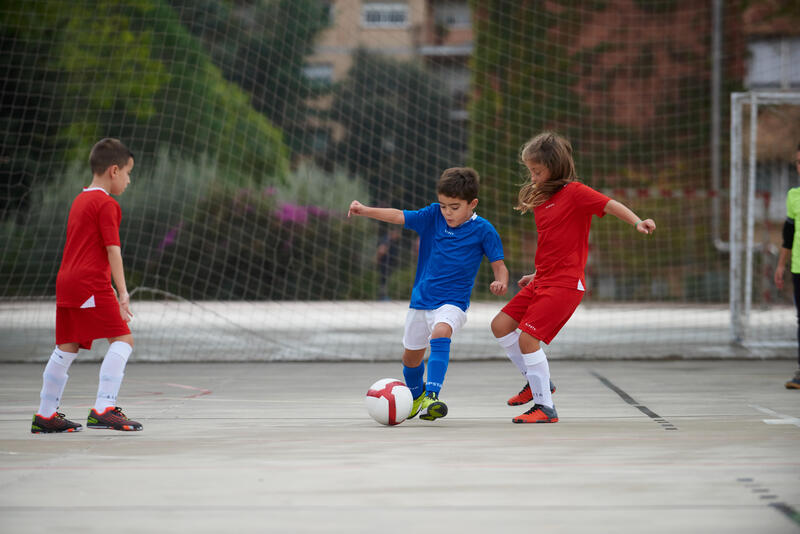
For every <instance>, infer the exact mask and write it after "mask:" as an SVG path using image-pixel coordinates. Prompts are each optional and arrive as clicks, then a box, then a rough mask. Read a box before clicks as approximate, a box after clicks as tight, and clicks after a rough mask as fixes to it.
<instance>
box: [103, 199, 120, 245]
mask: <svg viewBox="0 0 800 534" xmlns="http://www.w3.org/2000/svg"><path fill="white" fill-rule="evenodd" d="M97 222H98V226H99V227H100V235H101V236H102V238H103V245H104V246H106V247H110V246H112V245H117V246H120V240H119V225H120V222H122V210H121V209H120V207H119V204H117V203H116V202H106V203H104V204H103V205H102V206H101V207H100V211H99V212H98V214H97Z"/></svg>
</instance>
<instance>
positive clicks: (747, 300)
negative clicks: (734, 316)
mask: <svg viewBox="0 0 800 534" xmlns="http://www.w3.org/2000/svg"><path fill="white" fill-rule="evenodd" d="M757 142H758V95H757V94H756V93H750V155H749V167H748V173H747V208H746V213H747V237H746V240H745V246H746V247H747V248H746V251H747V254H746V257H745V264H744V268H745V274H744V276H745V286H744V317H743V321H742V323H743V324H742V326H743V332H742V339H744V340H746V339H747V328H748V326H749V325H750V309H751V307H752V304H753V226H754V224H755V207H756V164H757V163H758V162H757V160H756V143H757Z"/></svg>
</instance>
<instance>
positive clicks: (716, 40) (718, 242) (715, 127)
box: [711, 0, 725, 250]
mask: <svg viewBox="0 0 800 534" xmlns="http://www.w3.org/2000/svg"><path fill="white" fill-rule="evenodd" d="M711 27H712V30H711V190H712V191H714V192H716V196H714V197H713V198H712V199H711V237H712V239H713V240H714V245H715V246H716V247H717V249H718V250H722V249H724V248H725V243H724V241H722V237H721V230H720V219H721V213H720V208H721V204H720V203H721V199H720V197H719V192H720V190H721V188H722V179H721V173H722V165H721V163H722V161H721V155H720V135H721V133H720V132H721V127H720V126H721V125H720V122H721V116H720V100H721V98H722V94H721V88H722V0H711Z"/></svg>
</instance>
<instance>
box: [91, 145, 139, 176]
mask: <svg viewBox="0 0 800 534" xmlns="http://www.w3.org/2000/svg"><path fill="white" fill-rule="evenodd" d="M131 158H133V152H131V151H130V150H128V147H126V146H125V145H123V144H122V141H120V140H119V139H113V138H111V137H106V138H105V139H101V140H100V141H98V142H97V143H95V145H94V146H93V147H92V151H91V152H90V153H89V166H90V167H91V168H92V174H94V175H98V176H99V175H101V174H103V173H104V172H106V169H108V168H109V167H111V166H112V165H116V166H117V167H124V166H125V165H127V164H128V160H129V159H131Z"/></svg>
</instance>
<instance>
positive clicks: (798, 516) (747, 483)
mask: <svg viewBox="0 0 800 534" xmlns="http://www.w3.org/2000/svg"><path fill="white" fill-rule="evenodd" d="M736 482H739V483H740V484H743V485H744V487H746V488H748V489H749V490H750V492H751V493H756V494H758V493H767V495H759V496H758V497H759V499H762V500H765V501H771V500H774V499H777V498H778V496H777V495H776V494H774V493H769V491H770V490H769V488H766V487H764V486H762V485H761V484H759V483H758V482H754V481H753V479H752V478H737V479H736ZM769 506H770V507H771V508H775V509H776V510H777V511H779V512H780V513H782V514H783V515H785V516H786V517H787V518H788V519H789V521H792V522H793V523H794V524H795V525H797V526H798V527H800V512H798V511H797V510H795V509H794V508H792V507H791V506H790V505H788V504H786V503H785V502H771V503H769Z"/></svg>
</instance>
